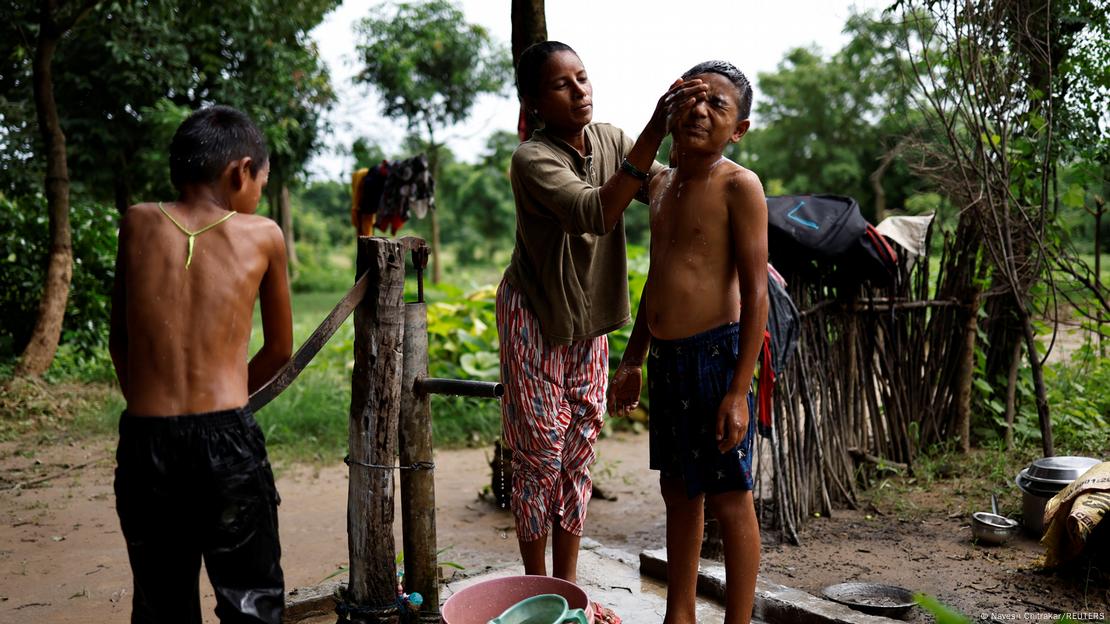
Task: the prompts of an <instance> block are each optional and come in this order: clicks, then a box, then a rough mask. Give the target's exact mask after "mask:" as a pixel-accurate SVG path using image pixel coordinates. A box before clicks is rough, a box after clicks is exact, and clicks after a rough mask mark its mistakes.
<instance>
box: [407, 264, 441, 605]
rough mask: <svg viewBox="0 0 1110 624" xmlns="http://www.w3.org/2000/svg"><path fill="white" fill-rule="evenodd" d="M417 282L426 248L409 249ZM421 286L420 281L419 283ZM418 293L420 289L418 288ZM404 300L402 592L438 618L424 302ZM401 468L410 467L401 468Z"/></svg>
mask: <svg viewBox="0 0 1110 624" xmlns="http://www.w3.org/2000/svg"><path fill="white" fill-rule="evenodd" d="M412 260H413V265H414V266H415V267H416V270H417V274H418V275H419V276H420V277H421V279H420V281H421V282H423V279H422V278H423V272H424V267H425V266H426V265H427V262H428V250H427V248H420V249H414V250H413V251H412ZM421 286H423V284H422V283H421ZM421 291H423V288H421ZM419 299H420V300H419V301H417V302H416V303H406V304H405V343H404V344H405V347H404V366H403V375H402V377H401V423H400V430H399V432H398V433H399V436H398V442H399V449H398V450H399V455H400V463H401V466H402V470H401V523H402V526H403V528H404V530H403V544H404V553H405V558H404V562H405V591H407V592H409V593H412V592H414V591H415V592H419V593H420V594H421V596H422V597H423V599H424V604H423V607H422V608H421V609H420V621H421V622H439V566H438V565H437V564H436V492H435V487H436V485H435V471H434V469H435V464H434V463H433V457H432V412H431V406H430V401H429V397H428V394H427V393H424V392H420V391H419V390H418V389H417V387H416V381H417V380H418V379H421V378H424V377H427V376H428V306H427V304H425V303H424V301H423V292H421V296H420V298H419ZM405 467H409V468H411V469H410V470H405Z"/></svg>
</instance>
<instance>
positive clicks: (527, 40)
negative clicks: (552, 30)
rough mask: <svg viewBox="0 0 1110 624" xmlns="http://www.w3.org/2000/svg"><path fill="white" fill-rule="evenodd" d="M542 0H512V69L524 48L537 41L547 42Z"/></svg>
mask: <svg viewBox="0 0 1110 624" xmlns="http://www.w3.org/2000/svg"><path fill="white" fill-rule="evenodd" d="M543 1H544V0H513V9H512V22H513V35H512V36H513V67H516V63H517V61H519V60H520V53H521V52H523V51H524V49H525V48H527V47H528V46H530V45H532V44H533V43H536V42H539V41H547V17H546V16H545V14H544V6H543Z"/></svg>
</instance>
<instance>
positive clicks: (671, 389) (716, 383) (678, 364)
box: [648, 323, 756, 498]
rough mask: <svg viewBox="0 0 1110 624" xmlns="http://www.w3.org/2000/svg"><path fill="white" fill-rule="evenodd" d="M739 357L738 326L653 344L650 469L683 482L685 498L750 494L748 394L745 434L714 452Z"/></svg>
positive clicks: (751, 423)
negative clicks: (721, 410) (723, 404)
mask: <svg viewBox="0 0 1110 624" xmlns="http://www.w3.org/2000/svg"><path fill="white" fill-rule="evenodd" d="M739 354H740V324H739V323H729V324H727V325H722V326H720V327H717V328H715V329H711V330H709V331H705V332H702V333H700V334H695V335H693V336H690V337H688V338H681V339H679V340H657V339H654V338H653V339H652V341H651V352H650V354H649V356H648V400H649V401H650V403H649V405H648V407H649V410H650V414H651V420H650V430H651V443H650V446H651V469H652V470H658V471H660V473H661V476H662V477H664V478H668V479H682V480H683V482H684V483H685V484H686V495H687V496H689V497H690V498H693V497H695V496H697V495H698V494H701V493H706V494H717V493H720V492H727V491H730V490H751V489H752V484H753V483H752V460H751V453H752V440H753V438H754V437H755V420H756V417H755V409H754V405H753V402H752V395H751V393H750V392H749V393H748V431H747V433H746V434H745V436H744V438H743V440H741V441H740V444H738V445H737V446H736V447H735V448H733V449H732V450H730V451H728V452H727V453H721V452H720V451H719V450H718V449H717V410H718V408H719V407H720V405H721V400H722V399H724V396H725V393H727V392H728V387H729V384H731V383H732V377H733V374H734V373H735V370H736V361H737V359H738V358H739Z"/></svg>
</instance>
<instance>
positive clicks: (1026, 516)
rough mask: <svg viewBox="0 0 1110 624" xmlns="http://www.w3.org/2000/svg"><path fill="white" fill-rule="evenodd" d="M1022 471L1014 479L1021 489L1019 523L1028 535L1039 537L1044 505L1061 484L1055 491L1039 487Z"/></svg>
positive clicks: (1042, 533)
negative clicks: (1025, 476)
mask: <svg viewBox="0 0 1110 624" xmlns="http://www.w3.org/2000/svg"><path fill="white" fill-rule="evenodd" d="M1024 473H1025V471H1024V470H1022V471H1021V473H1018V476H1017V479H1016V481H1017V485H1018V488H1020V489H1021V524H1022V526H1024V527H1025V530H1026V531H1027V532H1028V533H1029V534H1030V535H1032V536H1033V537H1036V538H1037V539H1040V538H1041V536H1042V535H1044V508H1045V505H1047V504H1048V499H1050V498H1052V497H1053V496H1056V493H1057V492H1059V491H1060V489H1063V486H1061V487H1060V488H1058V489H1056V490H1055V491H1053V490H1047V489H1043V488H1039V487H1037V485H1038V484H1036V483H1034V482H1031V481H1029V480H1028V479H1026V478H1024Z"/></svg>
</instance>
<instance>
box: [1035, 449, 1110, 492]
mask: <svg viewBox="0 0 1110 624" xmlns="http://www.w3.org/2000/svg"><path fill="white" fill-rule="evenodd" d="M1098 463H1099V460H1097V459H1095V458H1093V457H1076V456H1072V455H1065V456H1062V457H1042V458H1040V459H1038V460H1035V461H1034V462H1033V463H1031V464H1029V467H1028V468H1026V469H1025V473H1026V476H1027V477H1028V478H1029V480H1030V481H1032V482H1033V483H1040V484H1045V485H1060V486H1066V485H1068V484H1069V483H1071V482H1072V481H1075V480H1076V479H1078V478H1079V476H1080V475H1082V474H1083V473H1084V472H1087V471H1088V470H1090V469H1091V467H1092V466H1094V465H1095V464H1098ZM1059 489H1062V488H1059Z"/></svg>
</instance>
